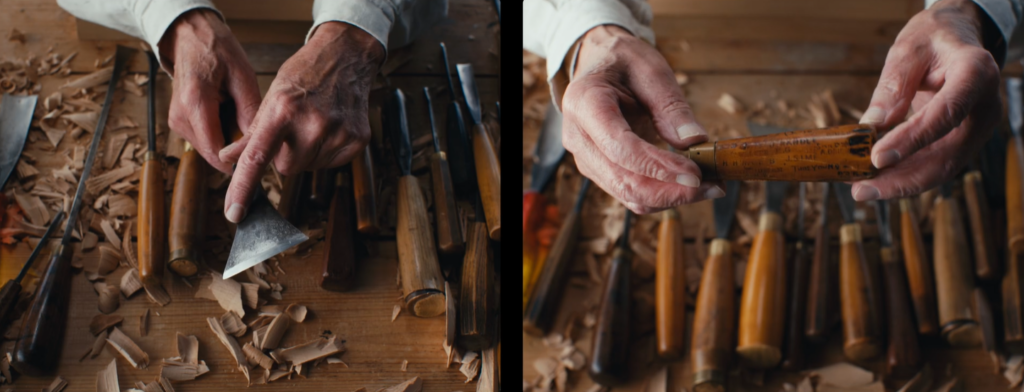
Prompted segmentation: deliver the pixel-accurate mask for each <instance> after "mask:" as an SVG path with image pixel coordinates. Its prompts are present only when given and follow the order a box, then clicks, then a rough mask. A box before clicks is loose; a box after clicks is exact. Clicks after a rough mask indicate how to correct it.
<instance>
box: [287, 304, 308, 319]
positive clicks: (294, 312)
mask: <svg viewBox="0 0 1024 392" xmlns="http://www.w3.org/2000/svg"><path fill="white" fill-rule="evenodd" d="M306 311H307V310H306V307H305V306H304V305H297V304H290V305H288V307H287V308H285V309H284V312H285V313H287V314H288V316H291V318H292V320H293V321H295V322H297V323H301V322H302V321H303V320H305V319H306Z"/></svg>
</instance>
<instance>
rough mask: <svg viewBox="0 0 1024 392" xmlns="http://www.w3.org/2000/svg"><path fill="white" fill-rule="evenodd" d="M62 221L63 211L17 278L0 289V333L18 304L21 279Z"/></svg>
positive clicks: (48, 229)
mask: <svg viewBox="0 0 1024 392" xmlns="http://www.w3.org/2000/svg"><path fill="white" fill-rule="evenodd" d="M63 221H64V211H60V212H58V213H57V215H56V216H54V217H53V221H51V222H50V227H47V228H46V232H45V233H43V237H42V238H40V239H39V243H38V244H36V248H35V249H32V254H30V255H29V256H28V260H27V261H25V265H23V266H22V267H21V272H19V273H18V276H17V277H15V278H14V279H11V280H8V281H7V283H4V287H3V288H0V331H6V330H7V326H8V324H10V322H11V309H14V304H16V303H17V302H18V294H20V293H21V279H22V278H24V277H25V274H26V273H27V272H28V269H29V268H31V267H32V263H33V262H34V261H36V258H37V257H39V251H41V250H42V249H43V248H44V247H46V242H47V241H48V240H49V239H50V234H53V231H54V229H56V228H57V227H58V226H60V223H61V222H63Z"/></svg>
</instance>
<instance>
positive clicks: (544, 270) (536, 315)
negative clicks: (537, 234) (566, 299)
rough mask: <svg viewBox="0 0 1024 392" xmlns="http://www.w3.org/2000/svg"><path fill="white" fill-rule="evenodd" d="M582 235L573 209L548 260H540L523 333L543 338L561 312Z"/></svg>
mask: <svg viewBox="0 0 1024 392" xmlns="http://www.w3.org/2000/svg"><path fill="white" fill-rule="evenodd" d="M579 234H580V217H579V212H578V211H576V209H573V210H572V211H570V212H569V214H568V215H566V217H565V221H564V222H563V223H562V227H561V228H560V229H558V236H557V237H555V242H554V244H552V245H551V250H550V251H549V252H548V254H547V257H545V258H540V257H539V256H538V259H537V264H536V266H535V267H534V270H535V271H537V270H539V272H534V273H535V274H536V275H537V278H536V279H534V280H533V281H534V287H533V295H532V296H531V297H530V299H529V302H528V303H527V305H526V312H525V313H524V314H523V331H526V333H528V334H531V335H534V336H544V334H546V333H547V331H548V329H550V328H551V323H552V321H554V318H555V314H556V313H557V311H558V305H559V304H560V303H561V301H562V292H563V291H564V289H565V279H566V273H567V272H568V269H569V264H570V262H571V261H572V255H573V251H575V248H576V239H577V238H578V237H579Z"/></svg>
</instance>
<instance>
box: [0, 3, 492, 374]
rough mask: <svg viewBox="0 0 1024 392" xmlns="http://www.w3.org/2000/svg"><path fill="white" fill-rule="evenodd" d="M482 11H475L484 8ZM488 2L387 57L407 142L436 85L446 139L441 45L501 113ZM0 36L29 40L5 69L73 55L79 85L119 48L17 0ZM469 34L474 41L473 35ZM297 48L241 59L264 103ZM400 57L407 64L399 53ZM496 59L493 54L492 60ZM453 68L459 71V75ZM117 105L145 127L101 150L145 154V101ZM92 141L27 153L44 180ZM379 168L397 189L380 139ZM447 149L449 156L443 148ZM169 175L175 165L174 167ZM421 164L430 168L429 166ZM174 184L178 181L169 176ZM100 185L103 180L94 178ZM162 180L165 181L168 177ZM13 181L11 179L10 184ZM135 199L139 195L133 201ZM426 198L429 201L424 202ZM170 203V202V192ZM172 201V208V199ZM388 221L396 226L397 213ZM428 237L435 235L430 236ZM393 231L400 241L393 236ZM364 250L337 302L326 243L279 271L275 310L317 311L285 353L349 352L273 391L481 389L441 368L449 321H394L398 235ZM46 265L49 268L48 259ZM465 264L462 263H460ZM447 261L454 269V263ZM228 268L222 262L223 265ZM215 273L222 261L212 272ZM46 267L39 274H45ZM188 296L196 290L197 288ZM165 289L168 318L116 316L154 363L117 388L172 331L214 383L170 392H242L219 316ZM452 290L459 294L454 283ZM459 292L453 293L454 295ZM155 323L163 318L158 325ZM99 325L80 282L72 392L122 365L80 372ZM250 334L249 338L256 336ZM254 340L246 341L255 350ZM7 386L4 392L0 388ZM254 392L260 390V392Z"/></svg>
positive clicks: (64, 369) (7, 266)
mask: <svg viewBox="0 0 1024 392" xmlns="http://www.w3.org/2000/svg"><path fill="white" fill-rule="evenodd" d="M477 3H480V4H477ZM490 4H491V3H489V2H474V1H458V0H456V1H452V2H450V5H449V19H450V20H448V21H446V22H445V23H443V24H442V25H440V26H437V27H435V28H434V29H433V30H431V31H430V32H429V33H428V34H424V37H425V38H424V39H422V40H420V41H417V42H416V43H414V44H413V45H412V46H410V47H408V48H405V49H399V50H395V51H392V52H391V53H390V55H389V58H391V59H392V60H394V61H399V63H398V64H404V65H403V66H400V67H395V68H394V72H392V73H391V74H390V75H389V76H388V78H387V81H386V83H387V85H390V86H393V87H399V88H402V89H403V90H405V91H406V94H407V96H410V97H412V98H411V99H409V108H408V113H409V122H410V125H411V127H410V132H411V136H412V139H413V140H416V138H418V137H422V136H423V135H427V134H429V133H430V130H429V127H428V126H427V125H426V121H427V120H426V118H427V114H426V111H425V108H424V107H423V102H424V100H423V99H422V95H421V94H414V93H416V92H417V91H418V90H419V89H421V88H422V87H423V86H429V87H431V89H432V90H433V91H435V93H436V94H437V96H436V97H435V105H436V106H435V108H434V113H435V115H436V116H437V119H436V121H437V122H436V124H437V125H438V131H439V133H440V134H441V137H442V139H443V138H444V137H445V135H444V134H445V132H444V121H445V117H444V116H445V113H446V111H445V110H444V105H446V104H447V99H448V92H447V88H446V87H445V86H446V81H445V78H444V76H443V74H442V73H441V72H442V71H441V68H442V66H441V65H440V64H441V59H440V50H439V48H438V46H437V42H438V41H441V40H443V41H445V42H446V43H447V44H448V48H449V52H450V53H449V55H450V56H451V62H452V63H457V62H470V63H473V64H474V66H475V67H476V68H477V81H478V88H479V89H480V96H481V100H482V105H483V107H484V108H485V118H488V117H492V116H493V112H494V102H495V101H497V100H498V99H499V90H498V89H499V85H498V78H497V75H498V65H497V64H498V60H499V59H498V57H497V56H496V54H497V52H498V49H497V48H498V46H497V45H498V39H497V34H499V33H500V32H499V30H498V27H497V26H495V24H494V22H495V21H496V19H497V17H496V15H494V13H493V7H492V6H490ZM0 26H2V28H0V30H2V31H0V36H3V37H6V35H7V33H8V31H9V28H11V27H13V28H17V29H18V30H20V31H21V32H23V33H24V34H25V36H26V42H25V43H24V44H21V43H18V42H13V41H8V40H7V39H6V38H4V39H2V40H0V58H10V59H22V58H25V57H28V56H29V55H31V54H35V55H36V56H42V55H44V54H45V53H47V49H48V48H49V47H51V46H52V47H53V50H54V51H55V52H58V53H61V54H62V55H68V54H70V53H72V52H78V55H77V57H76V58H75V59H74V60H73V61H72V62H71V65H72V69H73V71H74V74H72V76H71V77H72V78H74V77H75V76H76V75H80V74H82V73H85V72H91V71H92V70H94V66H93V63H94V61H95V60H96V59H100V60H101V61H102V59H104V58H106V57H107V56H109V55H111V54H113V50H114V45H115V44H116V43H114V42H79V41H77V40H76V35H75V26H74V19H73V17H72V16H71V15H69V14H68V13H66V12H64V11H63V10H61V9H60V8H59V7H58V6H57V4H56V2H54V1H50V0H48V1H31V0H12V1H5V2H3V3H0ZM470 34H472V35H474V38H473V40H470V39H469V38H468V36H469V35H470ZM120 43H122V44H127V45H130V46H132V47H138V45H137V41H125V42H120ZM298 47H299V46H298V45H294V44H292V45H281V44H255V43H253V44H245V49H246V51H247V54H248V55H249V58H250V61H251V62H253V64H254V67H255V68H256V70H257V73H258V74H259V75H258V82H259V84H260V88H261V91H262V92H264V93H265V92H266V90H267V88H268V87H269V86H270V83H271V82H272V81H273V78H274V73H275V72H276V70H277V68H278V67H279V66H280V64H281V63H282V62H283V61H284V60H286V59H287V57H288V56H290V55H291V54H292V53H294V51H295V50H297V49H298ZM403 53H405V54H403ZM492 53H493V54H492ZM144 64H145V61H144V59H143V58H142V57H139V58H138V59H136V61H134V62H133V63H132V67H131V68H130V70H131V71H133V72H140V71H143V70H144V69H145V65H144ZM453 67H454V64H453ZM64 82H65V79H64V78H62V77H57V76H47V77H44V78H43V79H42V81H41V84H42V87H43V88H42V91H41V93H40V94H41V97H45V96H47V95H49V94H50V93H52V92H53V91H56V89H57V87H58V86H60V85H61V84H63V83H64ZM157 85H158V89H159V98H158V103H157V108H158V110H157V113H158V114H157V122H158V125H157V132H158V134H159V136H158V140H159V141H160V143H159V145H158V146H159V147H158V148H159V149H160V150H161V151H163V149H164V144H165V143H166V138H167V137H168V134H169V132H168V128H167V126H166V114H167V107H168V102H169V98H170V94H171V91H170V90H171V86H170V81H169V79H168V78H167V77H166V76H165V75H161V76H159V77H158V80H157ZM380 91H383V90H379V91H378V92H375V93H374V95H373V99H372V102H374V103H371V106H373V105H375V102H378V101H379V99H378V98H379V97H378V95H379V92H380ZM116 94H117V96H115V105H114V106H113V108H112V110H111V116H112V117H115V116H118V115H128V116H130V117H131V118H132V119H134V120H135V121H136V122H137V123H139V124H140V127H138V128H133V129H121V130H117V131H113V132H107V133H106V134H105V135H104V139H105V140H104V141H103V142H102V143H101V149H102V147H103V146H105V145H106V140H109V139H110V138H111V137H112V136H114V135H118V134H122V133H126V134H129V135H132V137H130V138H129V141H128V143H138V144H140V146H144V142H145V137H144V132H145V113H146V112H145V98H144V97H137V96H134V95H131V94H125V93H123V92H117V93H116ZM90 138H91V132H86V133H85V134H84V135H82V136H81V137H80V138H79V139H78V140H77V141H76V140H73V139H72V138H71V137H70V136H66V137H65V140H64V141H62V142H61V143H60V145H59V147H58V148H57V149H56V150H55V149H54V148H53V147H52V146H51V145H50V144H49V142H48V141H47V140H46V138H45V136H44V135H43V134H42V133H41V132H39V131H37V130H33V131H32V132H31V133H30V139H31V140H30V141H29V143H28V145H27V146H26V151H29V152H31V153H34V155H35V156H36V157H38V158H39V160H38V163H37V164H36V166H37V168H39V169H40V172H41V173H40V175H44V176H45V175H49V172H50V171H51V170H53V169H56V168H60V167H62V166H63V165H64V162H63V158H62V157H61V155H62V154H63V152H64V151H65V150H68V149H71V148H73V146H74V145H76V144H85V143H87V142H88V141H89V140H90ZM372 145H373V149H374V153H375V154H377V156H375V157H374V159H375V161H376V164H377V165H378V168H377V173H376V174H377V176H378V186H382V185H381V184H384V185H383V188H387V187H388V186H391V187H394V185H395V178H394V177H393V173H394V170H393V166H394V162H393V161H394V159H393V158H391V157H390V156H384V155H382V154H385V153H387V151H388V150H387V149H386V148H385V146H384V144H383V143H382V141H381V138H380V136H379V135H375V136H374V141H373V143H372ZM442 146H445V144H444V143H442ZM170 162H171V164H172V165H173V162H174V161H173V160H171V161H170ZM424 162H426V161H424ZM427 169H428V166H424V167H423V168H421V169H420V170H418V171H416V172H414V174H417V175H418V177H420V178H419V180H420V184H421V186H423V187H426V188H425V189H426V190H429V170H427ZM172 173H173V172H172ZM93 175H96V173H93ZM165 176H166V174H165ZM14 181H16V179H12V182H14ZM133 194H134V193H133ZM424 196H425V197H427V198H428V204H429V198H430V196H429V194H428V193H425V194H424ZM167 197H168V198H169V197H170V193H169V192H168V193H167ZM378 197H379V199H378V201H377V202H378V204H379V205H382V206H381V207H380V211H389V210H392V209H393V206H394V193H393V192H392V193H390V196H388V195H380V194H378ZM168 200H169V199H168ZM209 204H212V205H213V206H211V207H210V208H211V210H210V211H211V212H210V214H209V217H210V218H211V222H212V223H210V225H211V226H213V227H218V228H225V227H226V226H224V224H223V218H221V217H220V215H221V214H220V210H219V208H221V205H222V201H216V202H211V203H209ZM390 215H392V222H391V224H393V214H390ZM388 216H389V214H383V215H381V221H382V225H385V226H388V225H389V224H388V223H387V219H388ZM431 226H433V225H431ZM388 232H393V231H392V230H390V229H389V230H388ZM357 243H358V244H360V245H359V246H365V247H366V248H367V249H368V251H362V250H359V249H357V252H356V255H357V261H356V264H357V272H356V281H357V282H359V283H358V284H357V286H356V287H355V288H354V289H353V290H352V291H351V292H348V293H333V292H327V291H323V290H320V289H319V288H318V287H317V278H318V276H319V272H320V270H321V268H322V264H321V260H322V248H323V246H322V244H317V245H315V246H313V248H312V249H311V250H310V252H309V253H308V254H306V255H301V254H300V255H296V256H291V257H286V258H284V259H283V260H282V262H281V267H282V268H283V269H284V271H285V272H286V275H281V276H280V277H279V278H280V283H281V284H282V285H283V286H284V287H285V291H284V293H283V300H282V301H275V300H271V303H282V304H288V303H292V302H295V303H301V304H304V305H306V306H307V307H308V308H309V310H310V316H309V317H307V319H306V321H305V322H304V323H302V324H297V325H293V326H292V327H291V329H290V330H289V332H287V333H286V334H285V336H284V339H283V341H282V345H283V346H288V345H293V344H298V343H302V342H306V341H309V340H311V339H313V338H315V337H317V336H320V335H322V334H325V333H328V332H327V331H330V332H329V333H331V334H333V335H336V336H338V338H339V339H342V340H344V341H345V348H346V352H345V353H344V354H343V355H342V356H341V358H342V360H344V361H345V362H346V363H347V364H348V367H347V368H346V367H344V366H343V365H327V364H326V363H324V364H322V365H321V366H319V367H317V368H314V369H312V370H311V371H310V373H309V375H308V378H307V379H301V378H295V377H293V379H292V380H290V381H289V380H282V381H279V382H276V383H274V384H272V385H271V386H269V387H263V388H271V389H275V390H276V389H283V388H288V389H293V390H308V391H321V390H341V391H345V390H356V389H359V388H361V387H365V388H367V389H368V390H371V391H372V390H377V389H379V388H383V387H387V386H390V385H394V384H397V383H399V382H401V381H404V380H406V379H409V378H411V377H413V376H419V377H421V378H423V379H424V383H423V388H424V390H426V391H452V390H472V389H475V388H476V385H475V383H470V384H464V383H463V381H465V377H464V376H463V375H462V374H461V373H460V372H458V370H457V366H452V367H451V368H449V369H445V353H444V350H443V349H442V346H441V343H442V341H443V340H444V333H445V321H444V318H443V317H435V318H429V319H420V318H415V317H412V316H411V315H409V314H408V313H406V312H404V311H403V313H402V315H400V316H399V317H398V319H397V320H395V321H394V322H391V314H392V309H393V307H394V305H397V304H400V301H399V296H400V295H401V292H400V289H399V288H398V287H397V286H396V282H395V277H396V275H397V270H398V262H397V251H396V249H395V242H394V237H393V236H388V235H383V236H378V237H370V238H366V237H360V238H359V239H358V241H357ZM29 251H30V249H29V248H28V247H27V245H24V244H19V245H17V246H0V280H4V281H5V280H7V279H10V278H12V277H13V276H14V275H15V274H16V273H17V269H18V268H20V266H21V265H22V263H23V262H24V260H25V259H26V258H27V256H28V254H29ZM97 255H98V252H96V251H93V252H90V253H86V254H84V255H83V257H84V260H85V262H86V263H88V262H89V261H90V260H92V259H94V258H96V257H98V256H97ZM41 256H42V257H40V260H45V259H46V255H45V252H44V254H43V255H41ZM456 259H458V260H457V261H461V257H458V258H456ZM444 261H451V260H449V259H447V258H444V259H443V262H444ZM221 262H223V261H222V260H221ZM215 263H216V262H215ZM43 267H45V266H43V265H37V266H36V268H37V269H40V270H41V269H42V268H43ZM124 269H125V267H122V268H121V269H119V270H117V271H115V272H114V273H113V274H112V275H110V276H108V278H107V281H108V282H111V283H116V282H118V281H119V276H120V274H121V273H123V270H124ZM192 283H193V286H195V285H196V283H198V281H193V282H192ZM165 286H166V287H167V288H168V291H169V292H170V294H171V297H172V302H171V303H170V304H169V305H167V306H165V307H158V306H156V305H154V304H152V303H150V301H149V300H148V299H146V298H145V294H141V293H137V294H136V295H134V296H133V297H132V298H131V299H127V300H124V299H123V298H122V303H121V307H120V308H119V309H118V310H117V312H116V313H117V314H120V315H122V316H123V317H124V319H125V321H124V323H123V324H122V326H121V329H122V330H123V331H124V332H125V333H126V334H127V335H128V336H129V337H131V338H132V339H134V340H135V341H136V343H138V345H139V346H140V347H141V348H142V349H143V350H144V351H146V352H148V354H149V356H150V366H149V368H148V369H144V370H136V369H133V368H131V367H130V366H128V365H127V363H126V362H125V361H124V360H123V359H118V360H117V361H118V362H117V369H118V378H119V381H120V385H121V387H122V388H128V387H130V386H132V385H134V383H135V382H136V381H146V382H148V381H152V380H153V379H154V378H155V377H156V375H157V374H159V368H160V359H161V358H168V357H172V356H174V348H173V347H174V346H173V341H174V340H173V339H174V336H175V333H176V332H182V333H184V334H194V335H196V336H197V337H198V339H199V342H200V349H199V358H200V359H201V360H205V361H206V363H207V364H208V365H209V367H210V370H211V372H210V373H208V374H206V375H203V376H201V377H200V378H199V379H197V380H195V381H190V382H184V383H179V384H177V385H175V387H176V389H177V390H179V391H204V390H206V391H214V390H239V389H242V388H244V385H245V378H244V376H243V375H241V374H240V373H239V372H238V370H237V369H236V367H235V365H234V363H233V360H231V359H230V355H229V354H228V352H227V350H226V349H225V348H224V347H223V345H221V343H220V342H219V341H218V340H217V338H216V337H215V336H214V335H213V333H212V332H211V331H210V329H209V327H208V326H207V325H206V321H205V318H206V317H219V316H220V315H222V314H224V310H223V309H221V308H220V306H218V305H217V303H216V302H213V301H209V300H205V299H195V298H194V294H195V290H196V289H195V288H190V287H188V286H187V285H185V284H184V282H183V281H182V280H180V279H176V278H173V275H172V274H171V273H165ZM456 287H457V283H456ZM456 292H457V291H456ZM146 309H150V321H149V333H148V334H147V336H145V337H141V336H140V332H139V317H140V316H141V315H142V314H143V312H144V311H145V310H146ZM158 313H159V315H157V314H158ZM96 314H99V310H98V309H97V296H96V294H95V292H94V291H93V288H92V285H91V283H90V282H88V281H87V280H86V279H85V278H84V277H83V276H82V274H76V275H75V276H74V278H73V287H72V303H71V306H70V309H69V316H68V320H69V326H68V329H67V333H66V337H65V345H64V350H63V352H62V354H61V358H62V360H61V365H60V368H59V370H58V371H57V374H59V375H61V376H63V377H64V378H66V379H68V381H69V385H68V389H66V390H69V391H92V390H94V388H95V379H96V372H98V371H99V370H101V369H102V368H103V367H104V366H105V365H106V364H107V363H109V361H110V359H111V358H114V357H116V356H119V355H118V354H116V352H115V351H113V350H112V349H110V348H106V349H104V352H103V353H102V354H100V356H99V357H98V358H96V359H92V360H90V359H87V360H85V361H82V362H79V361H78V358H79V357H81V356H82V353H83V352H85V350H87V349H88V347H90V346H91V345H92V341H93V337H92V336H91V335H90V334H89V332H88V329H87V328H85V327H86V326H87V325H88V323H89V321H90V320H91V319H92V317H93V316H94V315H96ZM250 335H251V334H250ZM250 335H247V336H246V337H245V338H244V339H240V341H242V342H244V341H247V340H248V339H249V336H250ZM405 360H408V361H409V365H408V369H407V370H406V371H402V370H401V369H400V368H401V365H402V362H403V361H405ZM52 380H53V378H52V377H44V378H30V377H24V376H19V377H16V383H15V384H14V387H15V389H16V390H39V389H40V388H42V387H43V386H45V385H49V383H50V382H51V381H52ZM4 387H6V386H0V388H4ZM254 388H255V387H254Z"/></svg>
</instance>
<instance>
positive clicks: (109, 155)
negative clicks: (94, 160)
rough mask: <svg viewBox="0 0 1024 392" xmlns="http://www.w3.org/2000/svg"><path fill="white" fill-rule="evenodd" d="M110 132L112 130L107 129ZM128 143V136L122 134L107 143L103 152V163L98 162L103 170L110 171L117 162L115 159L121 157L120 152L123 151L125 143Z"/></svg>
mask: <svg viewBox="0 0 1024 392" xmlns="http://www.w3.org/2000/svg"><path fill="white" fill-rule="evenodd" d="M107 131H112V129H109V128H108V129H107ZM127 141H128V134H127V133H122V134H119V135H114V136H112V137H111V138H110V141H108V142H107V148H106V150H103V161H102V162H100V163H101V165H102V167H103V168H104V169H110V168H111V167H114V162H117V158H118V157H120V156H121V150H123V149H124V144H125V142H127Z"/></svg>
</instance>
